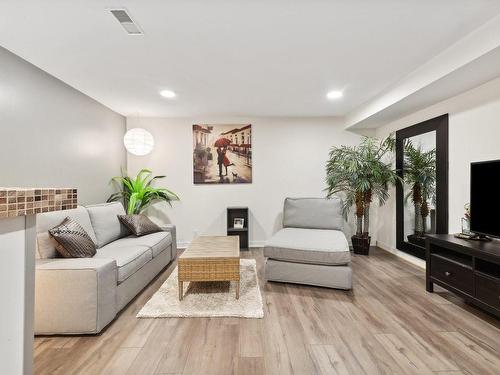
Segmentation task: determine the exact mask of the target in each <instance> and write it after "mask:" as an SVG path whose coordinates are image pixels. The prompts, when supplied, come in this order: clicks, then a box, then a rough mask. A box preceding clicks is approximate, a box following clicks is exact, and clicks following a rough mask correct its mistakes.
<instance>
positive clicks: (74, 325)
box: [35, 258, 117, 335]
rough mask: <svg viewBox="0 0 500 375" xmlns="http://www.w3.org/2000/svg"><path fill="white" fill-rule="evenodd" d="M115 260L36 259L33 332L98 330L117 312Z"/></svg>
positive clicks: (90, 331)
mask: <svg viewBox="0 0 500 375" xmlns="http://www.w3.org/2000/svg"><path fill="white" fill-rule="evenodd" d="M116 286H117V270H116V261H114V260H110V259H99V258H55V259H38V260H37V261H36V272H35V333H36V334H49V335H51V334H75V333H78V334H82V333H98V332H100V331H101V330H102V329H103V328H104V327H105V326H106V325H107V324H108V323H109V322H111V321H112V320H113V318H114V317H115V315H116Z"/></svg>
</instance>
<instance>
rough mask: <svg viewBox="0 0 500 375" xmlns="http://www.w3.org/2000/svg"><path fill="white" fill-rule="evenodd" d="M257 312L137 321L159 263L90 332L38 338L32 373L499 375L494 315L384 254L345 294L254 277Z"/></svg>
mask: <svg viewBox="0 0 500 375" xmlns="http://www.w3.org/2000/svg"><path fill="white" fill-rule="evenodd" d="M243 257H247V258H256V259H257V265H258V273H259V281H260V284H261V289H262V296H263V298H264V303H265V306H264V313H265V317H264V319H237V318H212V319H208V318H206V319H205V318H197V319H192V318H189V319H186V318H184V319H183V318H175V319H172V318H170V319H137V318H135V315H136V313H137V312H138V311H139V309H140V308H141V307H142V306H143V305H144V304H145V303H146V301H147V300H148V299H149V298H150V297H151V296H152V294H153V293H154V292H155V291H156V290H157V289H158V288H159V287H160V285H161V284H162V283H163V282H164V281H165V280H166V278H167V277H168V275H169V274H170V272H171V271H172V269H173V267H175V265H171V266H170V267H168V268H167V269H166V270H165V271H164V272H163V273H162V274H161V275H160V276H159V277H158V278H157V279H156V280H155V281H153V282H152V283H151V284H150V285H149V286H148V287H147V288H146V289H145V290H144V291H143V292H142V293H141V294H140V295H139V296H138V297H137V298H136V299H135V300H133V301H132V302H131V303H130V304H129V305H128V306H127V307H126V309H125V310H124V311H122V313H121V314H120V315H119V317H118V318H117V319H116V320H115V321H114V322H113V323H111V324H110V325H109V326H108V327H107V329H106V330H105V331H104V332H102V333H101V334H100V335H96V336H77V337H37V338H36V339H35V372H36V374H64V375H68V374H132V375H139V374H216V375H223V374H264V373H265V374H354V375H358V374H398V375H399V374H439V375H458V374H500V322H499V321H498V320H496V319H495V318H492V317H491V316H489V315H486V314H485V313H482V312H481V311H479V310H478V309H476V308H474V307H472V306H469V305H467V304H465V303H464V302H462V301H461V300H460V299H458V298H456V297H454V296H453V295H452V294H451V293H449V292H446V291H444V290H443V289H440V288H439V287H437V286H436V291H437V292H436V293H434V294H429V293H426V292H425V285H424V272H423V271H422V270H420V269H418V268H416V267H414V266H412V265H410V264H408V263H406V262H404V261H402V260H400V259H398V258H396V257H395V256H393V255H391V254H389V253H386V252H384V251H382V250H379V249H375V250H374V251H372V254H371V255H370V256H369V257H363V256H354V258H353V269H354V289H353V290H352V291H350V292H345V291H338V290H332V289H325V288H317V287H309V286H299V285H291V284H280V283H265V282H264V281H263V263H264V258H263V255H262V250H261V249H253V250H251V251H249V252H244V253H243Z"/></svg>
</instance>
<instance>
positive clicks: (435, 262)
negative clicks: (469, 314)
mask: <svg viewBox="0 0 500 375" xmlns="http://www.w3.org/2000/svg"><path fill="white" fill-rule="evenodd" d="M426 262H427V265H426V289H427V291H428V292H431V293H432V292H433V289H434V284H437V285H439V286H441V287H443V288H445V289H448V290H449V291H451V292H453V293H455V294H457V295H458V296H460V297H462V298H464V299H465V300H466V301H468V302H471V303H473V304H474V305H477V306H478V307H480V308H482V309H484V310H486V311H488V312H489V313H491V314H493V315H495V316H497V317H499V318H500V241H490V242H481V241H472V240H463V239H459V238H456V237H454V236H453V235H451V234H431V235H428V236H427V240H426Z"/></svg>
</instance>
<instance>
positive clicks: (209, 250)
mask: <svg viewBox="0 0 500 375" xmlns="http://www.w3.org/2000/svg"><path fill="white" fill-rule="evenodd" d="M178 277H179V300H180V301H182V297H183V294H184V289H183V283H184V281H236V299H239V298H240V239H239V237H238V236H201V237H197V238H195V239H194V240H193V242H191V244H190V245H189V247H188V248H187V249H186V251H184V252H183V253H182V254H181V256H180V257H179V261H178Z"/></svg>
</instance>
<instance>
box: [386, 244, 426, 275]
mask: <svg viewBox="0 0 500 375" xmlns="http://www.w3.org/2000/svg"><path fill="white" fill-rule="evenodd" d="M376 244H377V246H378V247H380V248H381V249H382V250H385V251H387V252H389V253H391V254H394V255H396V256H397V257H399V258H401V259H404V260H405V261H407V262H409V263H411V264H414V265H415V266H417V267H419V268H422V269H424V270H425V260H422V259H420V258H417V257H414V256H413V255H410V254H407V253H405V252H403V251H400V250H398V249H395V248H393V247H392V246H389V245H387V244H385V243H383V242H380V241H377V242H376Z"/></svg>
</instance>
